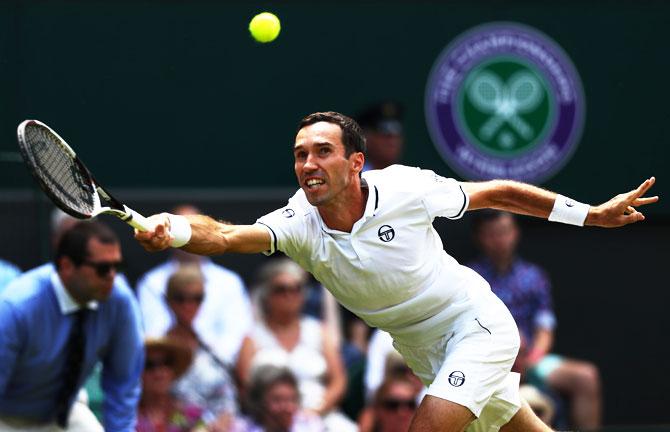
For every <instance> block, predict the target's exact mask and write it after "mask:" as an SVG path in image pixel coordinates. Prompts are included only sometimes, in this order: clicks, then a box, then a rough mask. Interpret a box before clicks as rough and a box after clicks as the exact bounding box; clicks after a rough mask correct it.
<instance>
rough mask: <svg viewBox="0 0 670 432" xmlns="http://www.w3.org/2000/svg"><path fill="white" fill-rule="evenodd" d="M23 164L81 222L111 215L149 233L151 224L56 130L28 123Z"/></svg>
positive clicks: (22, 133) (21, 132) (22, 131)
mask: <svg viewBox="0 0 670 432" xmlns="http://www.w3.org/2000/svg"><path fill="white" fill-rule="evenodd" d="M17 135H18V139H19V149H20V150H21V156H22V157H23V161H24V162H25V163H26V165H28V168H30V171H31V172H32V174H33V176H34V177H35V179H36V180H37V182H38V183H39V185H40V187H41V188H42V190H43V191H44V192H45V193H46V194H47V196H48V197H49V198H51V201H53V203H54V204H55V205H56V206H58V207H59V208H60V209H61V210H63V211H64V212H65V213H67V214H69V215H71V216H73V217H75V218H77V219H91V218H94V217H96V216H98V215H100V214H103V213H106V214H111V215H114V216H116V217H118V218H119V219H121V220H122V221H124V222H126V223H127V224H128V225H130V226H132V227H133V228H137V229H138V230H140V231H149V230H150V229H151V224H150V223H149V221H148V220H147V219H146V218H145V217H144V216H142V215H141V214H139V213H137V212H136V211H134V210H132V209H130V208H128V206H126V205H125V204H123V203H122V202H121V201H119V200H117V199H116V198H114V197H113V196H112V194H110V193H109V192H108V191H106V190H105V189H104V188H103V187H102V186H100V185H99V184H98V182H97V180H95V178H94V177H93V175H92V174H91V172H90V171H89V170H88V168H86V166H85V165H84V163H83V162H82V161H81V159H79V157H77V154H76V153H75V152H74V150H72V147H70V146H69V145H67V143H66V142H65V140H63V138H61V137H60V136H59V135H58V134H57V133H56V132H54V130H53V129H51V128H50V127H49V126H47V125H45V124H44V123H42V122H39V121H37V120H25V121H24V122H22V123H21V124H20V125H19V127H18V130H17Z"/></svg>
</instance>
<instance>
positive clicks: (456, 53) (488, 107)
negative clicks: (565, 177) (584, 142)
mask: <svg viewBox="0 0 670 432" xmlns="http://www.w3.org/2000/svg"><path fill="white" fill-rule="evenodd" d="M426 120H427V123H428V129H429V131H430V134H431V137H432V139H433V142H434V144H435V146H436V147H437V149H438V151H439V152H440V154H441V155H442V157H443V158H444V159H445V161H446V162H447V164H448V165H449V166H450V167H451V168H452V169H453V170H454V171H456V172H457V173H459V174H460V175H461V176H463V177H465V178H467V179H483V180H485V179H492V178H510V179H516V180H523V181H528V182H536V183H537V182H542V181H544V180H546V179H548V178H549V177H551V176H552V175H553V174H554V173H556V172H557V171H558V170H560V169H561V168H562V167H563V165H565V163H566V162H567V161H568V160H569V158H570V156H571V155H572V153H573V152H574V150H575V148H576V146H577V144H578V143H579V139H580V137H581V133H582V127H583V125H584V94H583V90H582V84H581V80H580V78H579V75H578V74H577V71H576V70H575V68H574V66H573V65H572V62H571V61H570V59H569V58H568V56H567V55H566V54H565V53H564V52H563V50H562V49H561V48H560V47H559V46H558V45H557V44H556V43H555V42H554V41H553V40H551V39H550V38H549V37H547V36H546V35H544V34H542V33H540V32H539V31H537V30H534V29H532V28H530V27H527V26H524V25H520V24H516V23H492V24H486V25H482V26H479V27H476V28H474V29H471V30H469V31H467V32H466V33H464V34H462V35H461V36H459V37H458V38H457V39H456V40H455V41H454V42H452V43H451V44H450V45H449V46H447V48H446V49H445V50H444V51H443V52H442V54H441V55H440V57H439V58H438V60H437V61H436V62H435V65H434V66H433V70H432V72H431V74H430V77H429V79H428V85H427V88H426Z"/></svg>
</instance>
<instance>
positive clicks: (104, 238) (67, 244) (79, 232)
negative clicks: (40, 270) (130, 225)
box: [54, 221, 119, 268]
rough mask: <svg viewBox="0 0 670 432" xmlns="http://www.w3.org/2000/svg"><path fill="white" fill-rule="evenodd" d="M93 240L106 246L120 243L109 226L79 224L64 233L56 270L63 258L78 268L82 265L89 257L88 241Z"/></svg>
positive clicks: (57, 248) (87, 223)
mask: <svg viewBox="0 0 670 432" xmlns="http://www.w3.org/2000/svg"><path fill="white" fill-rule="evenodd" d="M92 238H95V239H97V240H98V241H99V242H100V243H104V244H118V243H119V239H118V237H117V236H116V234H114V231H112V230H111V229H110V228H109V227H108V226H106V225H104V224H102V223H100V222H95V221H90V222H78V223H77V224H75V225H74V226H73V227H72V228H70V229H69V230H67V231H65V232H64V233H63V235H62V236H61V238H60V241H59V242H58V245H57V246H56V253H55V256H54V262H55V263H56V268H58V266H59V261H60V258H62V257H68V258H70V259H71V260H72V262H73V263H74V265H76V266H80V265H82V264H83V263H84V261H85V260H86V257H87V256H88V252H89V251H88V241H89V240H90V239H92Z"/></svg>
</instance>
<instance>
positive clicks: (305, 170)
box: [135, 112, 658, 432]
mask: <svg viewBox="0 0 670 432" xmlns="http://www.w3.org/2000/svg"><path fill="white" fill-rule="evenodd" d="M364 152H365V139H364V138H363V136H362V134H361V131H360V128H359V127H358V125H357V124H356V123H355V122H354V121H353V120H352V119H350V118H348V117H346V116H344V115H342V114H339V113H335V112H324V113H314V114H310V115H308V116H307V117H305V118H304V119H302V121H301V122H300V124H299V127H298V132H297V136H296V139H295V145H294V147H293V153H294V156H295V167H294V168H295V174H296V177H297V179H298V182H299V185H300V190H298V192H296V194H295V195H294V196H293V197H291V198H290V199H289V201H288V204H287V205H286V206H285V207H283V208H280V209H278V210H276V211H274V212H272V213H270V214H267V215H265V216H263V217H261V218H260V219H258V221H257V222H256V223H255V224H253V225H230V224H227V223H223V222H217V221H216V220H214V219H212V218H210V217H207V216H201V215H196V216H186V217H184V216H174V215H169V214H165V213H163V214H160V215H155V216H152V218H151V221H152V222H153V223H154V224H156V227H155V229H154V230H153V231H150V232H136V234H135V237H136V238H137V240H138V241H139V242H140V243H141V244H142V245H143V247H144V248H145V249H147V250H149V251H158V250H162V249H166V248H167V247H169V245H170V243H171V242H173V245H177V246H180V245H181V247H182V248H183V249H184V250H186V251H188V252H192V253H197V254H202V255H215V254H221V253H227V252H242V253H258V252H262V253H265V254H272V253H273V252H275V251H277V250H279V251H282V252H284V253H285V254H287V255H288V256H290V257H291V258H293V259H294V260H295V261H296V262H298V264H300V265H301V266H302V267H304V268H305V269H306V270H307V271H309V272H311V273H312V274H313V275H314V276H315V277H316V278H317V279H318V280H319V281H321V283H323V285H324V286H326V287H327V288H328V289H329V290H330V291H331V292H332V293H333V295H334V296H335V297H336V298H337V299H338V300H339V301H340V302H341V303H342V304H343V305H344V306H345V307H346V308H347V309H349V310H351V311H352V312H354V313H355V314H357V315H358V316H360V317H361V318H362V319H363V320H365V321H366V322H367V323H368V324H369V325H371V326H374V327H379V328H381V329H383V330H386V331H387V332H389V333H390V334H391V335H392V336H393V339H394V346H395V347H396V348H397V349H398V351H400V353H401V354H402V355H403V357H404V358H405V360H406V361H407V363H408V364H409V365H410V367H411V368H412V369H413V370H414V372H415V373H416V374H417V375H418V376H419V377H420V378H421V379H422V380H423V382H424V383H425V384H426V385H427V386H429V387H428V393H427V396H426V397H425V398H424V399H423V401H422V403H421V405H420V407H419V409H418V411H417V414H416V416H415V418H414V420H413V422H412V426H411V429H410V430H411V431H413V432H417V431H436V430H440V431H462V430H464V429H466V428H468V427H469V428H468V430H473V431H492V430H498V429H501V428H502V429H501V430H503V431H524V432H528V431H545V430H549V428H548V427H547V426H546V425H544V424H543V423H542V422H541V421H540V420H539V419H538V418H537V417H536V416H535V415H534V414H533V412H532V411H531V410H530V408H529V407H528V405H527V404H525V403H523V402H522V401H521V400H520V397H519V393H518V387H519V376H518V375H517V374H515V373H511V372H510V368H511V367H512V364H513V362H514V359H515V357H516V355H517V351H518V348H519V333H518V330H517V328H516V325H515V323H514V320H513V319H512V316H511V315H510V313H509V312H508V310H507V309H506V308H505V306H504V305H503V303H502V302H501V301H500V300H499V299H498V298H497V297H496V296H495V295H494V294H493V293H492V292H491V290H490V287H489V285H488V284H487V283H486V281H485V280H484V279H483V278H482V277H480V276H479V275H478V274H477V273H475V272H474V271H472V270H470V269H468V268H467V267H464V266H461V265H460V264H458V262H456V260H455V259H454V258H452V257H451V256H449V255H448V254H447V253H446V252H444V250H443V247H442V241H441V239H440V237H439V236H438V234H437V232H436V231H435V229H434V228H433V226H432V221H433V219H434V218H435V217H438V216H440V217H446V218H449V219H458V218H460V217H461V216H462V215H463V213H464V212H465V211H467V210H476V209H481V208H495V209H500V210H506V211H510V212H514V213H521V214H526V215H531V216H537V217H542V218H548V219H549V220H551V221H556V222H563V223H569V224H574V225H596V226H601V227H616V226H622V225H626V224H629V223H634V222H639V221H642V220H644V216H643V214H642V213H640V212H639V211H638V210H637V209H636V207H637V206H641V205H644V204H649V203H653V202H656V201H657V200H658V197H647V198H645V197H643V195H644V194H645V192H646V191H647V190H648V189H649V188H650V187H651V186H652V185H653V184H654V178H650V179H648V180H646V181H645V182H644V183H642V184H641V185H640V186H639V187H638V188H637V189H635V190H633V191H631V192H628V193H625V194H621V195H617V196H616V197H614V198H612V199H611V200H609V201H607V202H606V203H604V204H602V205H599V206H589V205H587V204H583V203H579V202H577V201H574V200H571V199H569V198H566V197H564V196H561V195H557V194H555V193H553V192H549V191H546V190H543V189H540V188H537V187H535V186H531V185H528V184H523V183H518V182H514V181H506V180H493V181H487V182H480V183H470V182H458V181H456V180H454V179H450V178H444V177H441V176H439V175H437V174H435V173H434V172H432V171H428V170H422V169H419V168H410V167H406V166H401V165H393V166H391V167H388V168H386V169H383V170H373V171H367V172H365V173H363V174H362V175H361V170H362V169H363V165H364V163H365V157H364Z"/></svg>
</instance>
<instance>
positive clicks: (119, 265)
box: [82, 261, 123, 277]
mask: <svg viewBox="0 0 670 432" xmlns="http://www.w3.org/2000/svg"><path fill="white" fill-rule="evenodd" d="M82 265H87V266H89V267H92V268H93V270H95V272H96V273H97V274H98V276H100V277H105V276H107V275H108V274H109V272H111V271H112V270H115V271H116V272H117V273H120V272H121V271H123V261H111V262H109V261H108V262H105V261H100V262H95V261H84V262H83V263H82Z"/></svg>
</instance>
